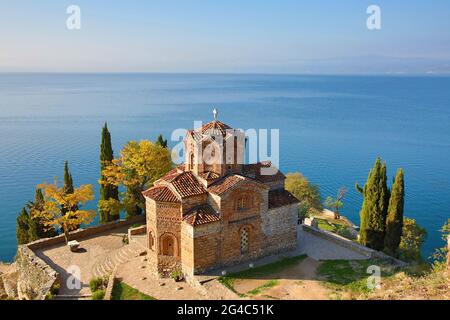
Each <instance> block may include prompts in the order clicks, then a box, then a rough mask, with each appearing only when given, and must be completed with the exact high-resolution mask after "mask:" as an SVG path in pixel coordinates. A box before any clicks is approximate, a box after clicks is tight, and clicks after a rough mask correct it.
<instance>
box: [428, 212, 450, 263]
mask: <svg viewBox="0 0 450 320" xmlns="http://www.w3.org/2000/svg"><path fill="white" fill-rule="evenodd" d="M440 232H441V234H442V240H443V241H444V243H445V244H446V245H445V246H444V247H442V248H438V249H436V250H435V252H434V253H433V255H432V256H431V258H433V260H434V261H433V267H434V268H435V269H437V270H439V269H441V268H442V267H444V266H445V263H446V260H447V263H448V264H449V266H450V255H449V252H448V243H447V241H448V237H449V236H450V218H449V219H448V220H447V222H446V224H445V225H444V226H443V227H442V228H441V230H440Z"/></svg>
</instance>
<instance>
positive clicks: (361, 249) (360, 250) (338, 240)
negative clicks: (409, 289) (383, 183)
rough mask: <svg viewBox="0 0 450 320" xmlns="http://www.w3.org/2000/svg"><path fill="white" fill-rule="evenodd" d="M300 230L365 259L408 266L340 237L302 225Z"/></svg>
mask: <svg viewBox="0 0 450 320" xmlns="http://www.w3.org/2000/svg"><path fill="white" fill-rule="evenodd" d="M302 228H303V230H304V231H306V232H309V233H312V234H314V235H315V236H317V237H320V238H323V239H325V240H328V241H332V242H334V243H336V244H338V245H340V246H343V247H345V248H347V249H350V250H352V251H355V252H357V253H359V254H362V255H364V256H366V257H367V258H371V259H373V258H377V259H383V260H387V261H389V263H392V264H393V265H396V266H399V267H404V266H407V265H408V264H407V263H406V262H403V261H400V260H398V259H395V258H393V257H391V256H388V255H387V254H384V253H383V252H380V251H376V250H373V249H370V248H367V247H364V246H362V245H360V244H358V243H355V242H353V241H351V240H348V239H346V238H344V237H341V236H339V235H337V234H335V233H332V232H328V231H325V230H320V229H316V228H313V227H310V226H307V225H302Z"/></svg>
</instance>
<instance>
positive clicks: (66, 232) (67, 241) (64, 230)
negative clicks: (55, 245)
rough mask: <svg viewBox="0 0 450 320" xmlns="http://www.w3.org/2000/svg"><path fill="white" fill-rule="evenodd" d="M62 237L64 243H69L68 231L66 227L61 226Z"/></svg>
mask: <svg viewBox="0 0 450 320" xmlns="http://www.w3.org/2000/svg"><path fill="white" fill-rule="evenodd" d="M63 232H64V239H65V240H66V244H69V231H68V230H67V228H66V227H63Z"/></svg>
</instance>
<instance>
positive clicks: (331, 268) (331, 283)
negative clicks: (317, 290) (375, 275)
mask: <svg viewBox="0 0 450 320" xmlns="http://www.w3.org/2000/svg"><path fill="white" fill-rule="evenodd" d="M372 265H374V266H379V267H380V268H381V276H382V277H383V278H384V277H389V276H391V275H393V274H394V271H393V269H392V268H390V267H389V266H387V265H386V264H385V263H383V262H382V261H380V260H373V259H372V260H351V261H349V260H328V261H324V262H323V263H322V264H321V265H320V266H319V268H318V270H317V273H318V275H319V276H321V277H323V278H324V279H325V284H326V285H327V286H328V287H329V288H331V289H333V290H334V291H335V292H334V293H335V294H337V293H339V292H349V293H352V294H355V293H356V294H363V295H365V294H369V293H371V292H372V291H373V289H371V288H370V287H369V286H368V282H367V279H368V278H369V277H370V276H371V275H372V274H371V273H367V268H368V267H369V266H372Z"/></svg>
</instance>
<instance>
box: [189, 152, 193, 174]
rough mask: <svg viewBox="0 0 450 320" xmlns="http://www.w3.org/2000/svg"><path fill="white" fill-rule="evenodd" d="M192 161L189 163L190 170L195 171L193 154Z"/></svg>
mask: <svg viewBox="0 0 450 320" xmlns="http://www.w3.org/2000/svg"><path fill="white" fill-rule="evenodd" d="M190 158H191V160H190V163H189V168H190V169H191V170H192V169H194V154H193V153H191V157H190Z"/></svg>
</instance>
